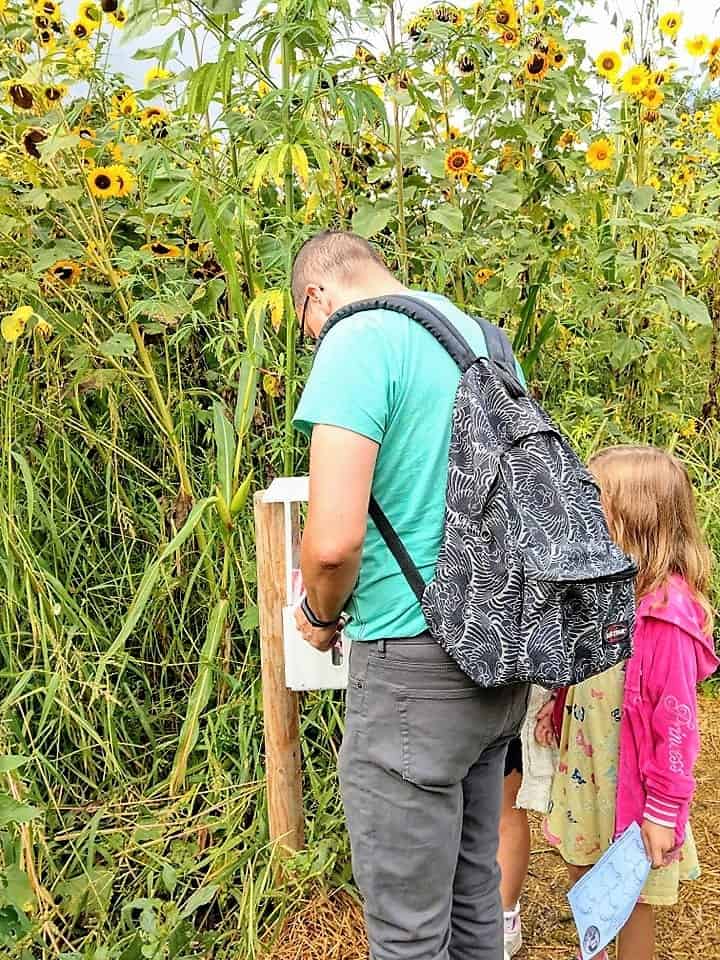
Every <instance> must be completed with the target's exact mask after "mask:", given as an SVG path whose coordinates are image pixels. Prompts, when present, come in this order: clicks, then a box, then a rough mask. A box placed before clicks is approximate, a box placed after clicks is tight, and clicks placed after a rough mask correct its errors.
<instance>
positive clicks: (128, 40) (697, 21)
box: [109, 0, 720, 85]
mask: <svg viewBox="0 0 720 960" xmlns="http://www.w3.org/2000/svg"><path fill="white" fill-rule="evenodd" d="M644 2H645V0H609V2H608V3H607V4H606V3H605V0H597V2H595V3H591V2H587V3H585V4H584V5H583V7H582V8H581V9H582V11H583V13H584V14H585V15H587V16H589V17H592V19H593V24H592V25H591V26H588V25H583V26H578V27H577V28H576V31H575V32H576V34H577V35H579V36H582V37H584V39H585V40H586V42H587V47H588V53H589V54H590V55H591V56H593V57H594V56H595V55H596V54H597V53H599V52H600V51H601V50H605V49H608V48H610V49H612V48H615V49H617V48H618V47H619V45H620V40H621V34H622V25H623V22H624V21H625V20H628V19H630V20H637V17H638V9H639V8H640V7H641V6H642V5H643V3H644ZM425 5H426V4H425V3H423V2H419V0H408V2H407V3H406V4H404V5H403V6H404V11H405V17H404V19H407V18H408V17H410V16H411V15H412V13H413V11H414V10H417V9H419V8H420V7H422V6H425ZM462 5H463V6H465V5H466V4H465V3H463V4H462ZM718 5H720V0H679V2H678V3H673V2H672V0H670V2H663V3H661V4H660V12H661V13H665V12H667V11H668V10H677V9H679V10H681V11H682V12H683V14H684V24H683V29H682V32H681V35H680V43H679V49H680V50H681V51H682V53H683V59H684V61H685V62H686V63H687V64H689V65H693V61H692V58H690V57H689V56H687V55H686V54H685V52H684V43H683V40H684V38H685V37H687V36H693V35H695V34H697V33H707V34H708V35H710V36H711V37H715V36H717V35H718V34H720V22H719V21H718V18H717V12H716V9H715V8H717V6H718ZM248 6H249V5H248ZM607 7H610V9H611V10H617V13H618V27H613V26H612V23H611V16H609V15H608V13H607ZM167 31H168V28H163V29H156V30H151V31H149V32H148V33H145V34H144V35H143V37H142V38H141V39H140V40H138V39H133V38H132V36H131V35H130V32H131V31H130V27H128V29H127V30H126V31H124V32H123V31H119V30H114V31H112V41H111V47H110V53H109V62H110V64H111V66H112V67H113V68H115V69H117V70H118V71H119V72H122V73H124V74H126V75H127V76H129V77H131V78H132V79H133V81H134V82H135V83H136V84H137V85H140V84H141V83H142V77H143V74H144V73H145V70H146V69H147V68H148V67H149V66H151V64H150V63H148V62H144V61H134V60H132V54H133V52H134V51H135V50H136V49H137V48H138V47H153V46H156V45H158V44H160V43H162V41H163V39H164V38H165V37H167ZM212 54H213V50H212V47H211V46H207V45H206V56H207V57H208V59H211V58H212ZM696 68H697V67H696Z"/></svg>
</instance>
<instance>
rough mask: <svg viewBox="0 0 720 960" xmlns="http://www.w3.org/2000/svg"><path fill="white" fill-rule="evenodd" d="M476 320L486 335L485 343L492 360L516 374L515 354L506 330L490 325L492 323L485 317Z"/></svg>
mask: <svg viewBox="0 0 720 960" xmlns="http://www.w3.org/2000/svg"><path fill="white" fill-rule="evenodd" d="M475 319H476V320H477V322H478V324H479V326H480V329H481V330H482V332H483V334H484V335H485V343H486V345H487V350H488V355H489V356H490V359H491V360H492V361H493V362H494V363H499V364H500V366H502V367H506V368H507V369H508V370H509V371H511V372H513V373H514V371H515V354H514V353H513V348H512V344H511V343H510V340H509V338H508V335H507V334H506V333H505V331H504V330H501V329H500V327H496V326H495V324H494V323H490V321H489V320H486V319H485V318H484V317H476V318H475Z"/></svg>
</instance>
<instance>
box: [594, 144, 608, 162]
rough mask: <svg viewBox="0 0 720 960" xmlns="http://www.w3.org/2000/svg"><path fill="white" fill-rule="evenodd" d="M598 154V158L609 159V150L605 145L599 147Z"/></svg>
mask: <svg viewBox="0 0 720 960" xmlns="http://www.w3.org/2000/svg"><path fill="white" fill-rule="evenodd" d="M596 156H597V158H598V160H607V150H606V149H605V147H598V149H597V154H596Z"/></svg>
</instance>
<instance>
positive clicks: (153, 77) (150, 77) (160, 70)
mask: <svg viewBox="0 0 720 960" xmlns="http://www.w3.org/2000/svg"><path fill="white" fill-rule="evenodd" d="M171 76H172V74H171V73H170V71H169V70H166V69H165V67H150V69H149V70H148V71H147V73H146V74H145V78H144V80H143V84H144V86H146V87H150V86H152V85H153V83H157V82H158V81H159V80H167V79H168V78H169V77H171Z"/></svg>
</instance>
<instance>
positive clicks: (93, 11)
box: [77, 0, 102, 27]
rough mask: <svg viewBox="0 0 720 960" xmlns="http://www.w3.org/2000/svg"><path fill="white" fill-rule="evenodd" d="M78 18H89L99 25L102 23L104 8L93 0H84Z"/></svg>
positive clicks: (79, 8) (91, 21)
mask: <svg viewBox="0 0 720 960" xmlns="http://www.w3.org/2000/svg"><path fill="white" fill-rule="evenodd" d="M77 16H78V20H87V21H88V22H89V23H92V24H94V25H95V26H97V27H99V26H100V24H101V23H102V10H101V9H100V7H99V6H98V5H97V4H96V3H94V2H93V0H83V2H82V3H81V4H80V6H79V7H78V12H77Z"/></svg>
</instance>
